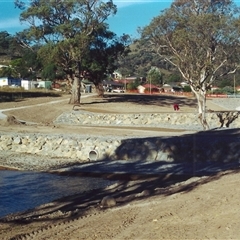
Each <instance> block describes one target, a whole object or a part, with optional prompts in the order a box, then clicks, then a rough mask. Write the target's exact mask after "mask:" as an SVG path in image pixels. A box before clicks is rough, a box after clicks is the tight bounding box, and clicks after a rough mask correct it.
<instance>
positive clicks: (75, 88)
mask: <svg viewBox="0 0 240 240" xmlns="http://www.w3.org/2000/svg"><path fill="white" fill-rule="evenodd" d="M80 99H81V79H80V77H79V76H74V77H73V82H72V93H71V98H70V99H69V102H68V103H69V104H80Z"/></svg>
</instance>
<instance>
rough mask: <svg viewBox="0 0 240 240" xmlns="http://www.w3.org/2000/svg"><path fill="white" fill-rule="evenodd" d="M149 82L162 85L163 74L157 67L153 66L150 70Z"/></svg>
mask: <svg viewBox="0 0 240 240" xmlns="http://www.w3.org/2000/svg"><path fill="white" fill-rule="evenodd" d="M147 80H148V82H149V83H150V82H151V83H152V84H155V85H158V86H159V85H161V84H162V74H161V72H160V70H159V68H157V67H151V69H150V70H149V71H148V75H147Z"/></svg>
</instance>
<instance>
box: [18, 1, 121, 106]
mask: <svg viewBox="0 0 240 240" xmlns="http://www.w3.org/2000/svg"><path fill="white" fill-rule="evenodd" d="M15 4H16V6H18V7H20V8H21V9H24V11H23V12H22V13H21V17H20V20H21V21H24V22H28V23H29V28H28V29H26V30H24V31H23V32H21V33H19V34H18V37H19V39H20V41H21V42H22V46H25V47H29V46H30V45H31V44H33V43H34V44H37V45H39V46H40V48H39V51H38V56H39V57H40V58H41V59H44V61H45V62H46V63H52V62H54V63H55V64H56V65H58V66H60V67H61V68H62V69H63V70H64V71H65V72H66V74H67V75H68V78H69V80H70V81H71V82H72V97H71V99H70V101H69V102H70V103H72V104H76V103H80V96H81V94H80V88H81V79H82V78H84V77H85V76H84V75H85V73H87V74H89V72H90V71H92V70H93V69H94V67H93V65H92V66H90V69H88V71H85V69H84V68H85V67H86V65H87V64H86V62H87V61H88V60H87V59H88V58H90V55H91V54H92V52H93V49H94V47H96V42H97V39H99V38H100V37H99V35H98V34H102V33H103V29H105V32H107V29H108V25H107V24H106V23H105V20H106V19H107V18H108V17H109V16H110V15H112V14H115V13H116V11H117V8H116V5H114V4H113V2H112V0H109V1H101V0H69V1H61V0H57V1H48V0H31V1H30V3H29V6H28V7H26V8H24V7H25V6H24V2H22V1H20V0H16V1H15ZM108 34H110V33H109V32H108ZM109 36H110V35H108V36H106V35H105V38H107V39H108V40H109V39H110V37H109ZM103 38H104V36H103V35H102V36H101V39H103ZM111 39H112V40H113V41H115V43H116V42H117V39H116V38H115V39H114V38H113V37H111ZM98 42H99V41H98ZM103 43H104V41H102V42H101V44H103ZM102 47H104V46H102ZM105 47H107V48H109V45H105ZM120 51H122V49H120ZM89 54H90V55H89ZM94 57H95V58H94V59H95V61H94V62H95V63H96V56H95V55H94ZM84 62H85V66H84ZM103 62H104V61H103ZM108 63H110V61H108ZM103 65H104V64H103ZM95 66H96V64H95ZM99 67H100V61H99V62H98V68H99ZM105 67H106V68H107V65H106V64H105ZM94 71H95V73H96V68H95V69H94ZM102 80H103V79H102Z"/></svg>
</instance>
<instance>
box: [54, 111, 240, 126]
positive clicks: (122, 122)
mask: <svg viewBox="0 0 240 240" xmlns="http://www.w3.org/2000/svg"><path fill="white" fill-rule="evenodd" d="M207 121H208V124H209V126H210V128H211V129H212V128H217V127H219V126H220V123H219V119H218V117H217V115H216V113H207ZM55 123H56V124H71V125H93V126H94V125H95V126H109V125H110V126H112V125H113V126H144V127H166V128H182V129H188V130H201V129H202V127H201V125H200V123H199V120H198V116H197V113H181V112H174V113H135V114H109V113H106V114H103V113H89V112H85V111H82V110H79V111H71V112H66V113H63V114H62V115H60V116H59V117H58V118H57V119H56V121H55ZM230 127H233V128H237V127H240V118H237V119H236V120H235V121H234V122H233V123H232V124H231V125H230Z"/></svg>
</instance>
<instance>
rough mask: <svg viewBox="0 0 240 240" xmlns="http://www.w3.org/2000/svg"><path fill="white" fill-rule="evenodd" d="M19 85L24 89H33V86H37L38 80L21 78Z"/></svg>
mask: <svg viewBox="0 0 240 240" xmlns="http://www.w3.org/2000/svg"><path fill="white" fill-rule="evenodd" d="M21 86H22V87H23V88H24V89H25V90H31V89H34V88H37V87H38V82H37V81H31V80H27V79H22V81H21Z"/></svg>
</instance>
